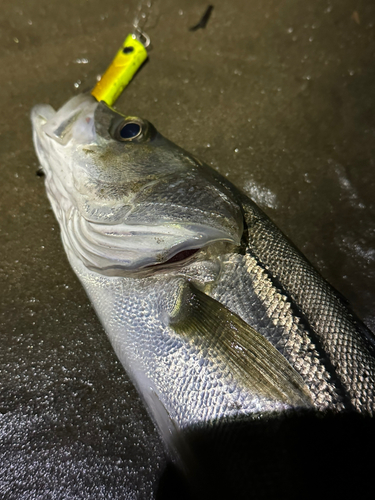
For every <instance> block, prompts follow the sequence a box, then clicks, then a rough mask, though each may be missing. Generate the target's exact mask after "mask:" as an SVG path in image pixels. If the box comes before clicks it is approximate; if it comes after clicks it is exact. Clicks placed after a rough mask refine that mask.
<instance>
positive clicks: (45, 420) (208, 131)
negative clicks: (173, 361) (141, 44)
mask: <svg viewBox="0 0 375 500" xmlns="http://www.w3.org/2000/svg"><path fill="white" fill-rule="evenodd" d="M136 6H137V2H128V3H127V4H126V5H122V4H120V3H118V2H113V1H111V0H109V1H107V2H105V3H103V2H99V1H98V0H94V1H91V2H82V3H79V4H77V3H76V2H63V3H62V2H57V1H49V2H47V1H44V0H42V1H38V2H36V1H29V2H26V1H12V2H10V1H8V0H6V1H4V2H3V3H2V11H1V14H0V26H1V35H0V39H1V46H2V52H1V55H0V61H1V67H2V85H3V88H2V92H1V94H0V107H1V110H2V117H3V119H2V122H1V125H0V133H1V135H0V137H1V151H0V154H1V162H0V168H1V181H2V182H1V185H0V191H1V198H0V205H1V206H0V229H1V248H2V260H1V265H0V272H1V282H2V283H3V285H2V293H1V306H0V307H1V339H2V349H1V351H0V376H1V378H0V386H1V393H2V398H1V417H0V418H1V440H2V443H1V471H0V473H1V485H0V493H1V495H3V496H4V497H5V498H9V499H20V498H23V499H24V498H69V499H72V498H92V499H96V498H142V499H143V498H151V497H152V495H153V494H152V492H153V491H154V490H155V487H156V486H155V485H156V478H157V477H158V476H159V474H160V470H161V469H162V468H163V466H164V463H165V458H164V454H163V451H162V446H161V443H160V441H159V440H158V437H157V435H156V433H155V431H154V430H153V426H152V424H151V423H150V421H149V420H148V418H147V416H146V414H145V411H144V410H143V407H142V404H141V403H140V402H139V400H138V399H137V396H136V394H135V391H134V389H133V388H132V387H131V385H130V383H129V382H128V379H127V377H126V375H125V374H124V373H123V370H122V368H121V367H120V365H119V363H118V362H117V360H116V358H115V356H114V354H113V353H112V350H111V348H110V346H109V343H108V342H107V340H106V338H105V336H104V333H103V332H102V329H101V327H100V325H99V322H98V320H97V319H96V317H95V314H94V312H93V310H92V309H91V307H90V305H89V304H88V300H87V298H86V296H85V293H84V291H83V290H82V288H81V286H80V285H79V283H78V281H77V279H76V278H75V277H74V275H73V272H72V271H71V270H70V268H69V265H68V263H67V260H66V257H65V255H64V252H63V250H62V246H61V243H60V238H59V234H58V227H57V223H56V222H55V220H54V218H53V215H52V212H51V209H50V208H49V204H48V201H47V199H46V196H45V193H44V185H43V181H42V180H41V179H39V178H38V177H36V176H35V170H36V168H37V161H36V158H35V154H34V152H33V146H32V142H31V130H30V124H29V111H30V109H31V107H32V106H33V105H34V104H36V103H39V102H49V103H50V104H52V105H53V106H55V107H58V106H60V105H61V104H62V103H63V102H65V101H66V100H67V99H68V98H69V97H71V96H72V95H74V94H75V93H77V92H80V91H82V90H84V89H86V88H90V87H91V86H92V85H93V82H94V81H95V78H96V75H97V74H99V73H100V72H102V71H103V70H104V69H105V68H106V66H107V64H108V62H109V60H110V59H111V58H112V57H113V54H114V52H115V51H116V50H117V48H118V45H119V44H120V43H121V41H122V40H123V39H124V37H125V35H126V34H127V33H128V32H129V30H130V28H131V21H132V19H133V16H134V13H135V11H136ZM205 8H206V4H204V3H202V2H200V1H187V0H185V1H180V0H178V1H174V2H172V0H157V1H156V2H155V8H154V11H153V14H152V19H151V21H152V23H151V26H150V28H149V30H148V32H149V34H150V36H151V37H152V41H153V50H152V52H150V62H149V63H148V64H146V65H145V66H144V68H143V69H142V71H141V72H140V73H139V75H138V76H137V78H136V79H135V80H134V81H133V83H132V85H131V86H130V87H129V88H128V89H127V90H126V92H125V93H124V94H123V96H122V97H121V98H120V99H119V101H118V103H117V105H118V108H119V109H121V110H122V111H123V112H126V113H128V114H130V115H131V114H134V115H140V116H144V117H145V118H147V119H149V120H150V121H151V122H153V123H154V124H155V126H156V127H157V128H158V129H159V130H160V131H161V132H162V133H163V135H165V136H166V137H168V138H170V139H171V140H173V141H174V142H175V143H177V144H179V145H180V146H182V147H184V148H185V149H187V150H188V151H190V152H192V153H194V154H196V155H197V156H199V157H200V158H202V159H203V160H205V161H206V162H207V163H208V164H211V165H212V166H213V167H214V168H217V169H218V170H219V171H220V172H221V173H222V174H224V175H228V177H229V179H230V180H231V181H232V182H234V183H235V184H237V185H238V186H239V187H242V188H244V189H245V191H247V192H248V193H249V194H250V195H252V196H253V198H254V199H255V201H257V202H258V203H259V204H260V206H261V207H262V208H264V209H265V211H266V212H267V213H268V215H270V217H271V218H272V219H273V220H274V221H275V222H276V223H277V224H278V225H279V227H280V228H281V229H283V230H284V231H285V232H286V234H287V235H288V236H289V237H290V238H291V239H292V240H293V241H294V242H295V243H296V244H297V246H298V247H299V248H300V249H301V250H302V251H303V252H304V253H305V254H306V255H307V257H308V258H309V259H310V260H311V261H312V262H313V264H315V265H316V266H317V267H318V268H319V269H320V271H321V272H322V273H323V275H324V276H325V277H326V278H327V279H328V280H329V281H330V282H331V283H332V284H333V285H334V286H335V287H336V288H338V290H339V291H340V292H341V293H343V295H345V296H346V297H347V298H348V299H349V300H350V302H351V304H352V306H353V307H354V309H355V311H356V312H357V313H358V314H359V315H360V316H361V317H362V318H363V319H364V320H365V322H366V323H367V324H368V325H369V326H370V327H371V326H372V327H374V324H375V316H374V310H373V304H374V296H375V289H374V285H373V278H374V272H375V257H374V255H375V253H374V248H375V245H374V237H375V236H374V235H375V213H374V212H375V207H374V202H373V190H374V175H373V167H374V165H373V163H374V160H373V158H374V149H375V140H374V135H375V118H374V113H373V109H374V104H375V91H374V86H373V82H374V77H375V75H374V73H375V67H374V65H373V60H374V52H375V42H374V23H375V7H374V4H373V2H371V1H370V0H367V1H359V2H357V3H356V4H355V5H353V3H352V2H349V1H347V0H345V1H338V0H337V1H326V0H324V1H323V0H318V1H316V2H313V3H306V2H302V1H291V0H286V1H266V2H264V1H260V0H255V1H253V2H245V1H243V0H242V1H241V0H233V1H231V2H224V1H223V0H220V1H218V2H215V8H214V11H213V14H212V18H211V19H210V21H209V23H208V25H207V28H206V29H205V30H198V31H196V32H193V33H192V32H189V31H188V29H187V28H188V27H190V26H192V25H193V24H195V23H196V22H197V21H198V19H199V18H200V16H201V15H202V13H203V12H204V10H205ZM354 10H355V12H356V13H354V12H353V11H354ZM86 60H87V61H88V62H87V63H86V62H85V61H86ZM82 61H84V63H82Z"/></svg>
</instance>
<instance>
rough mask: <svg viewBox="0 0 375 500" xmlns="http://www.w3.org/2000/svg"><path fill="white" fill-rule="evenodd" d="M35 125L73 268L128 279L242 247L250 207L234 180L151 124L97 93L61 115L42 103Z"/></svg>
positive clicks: (72, 102)
mask: <svg viewBox="0 0 375 500" xmlns="http://www.w3.org/2000/svg"><path fill="white" fill-rule="evenodd" d="M31 120H32V125H33V138H34V143H35V148H36V151H37V154H38V157H39V159H40V162H41V166H42V168H43V170H44V172H45V179H46V187H47V193H48V196H49V199H50V201H51V204H52V207H53V210H54V212H55V215H56V217H57V219H58V221H59V223H60V227H61V232H62V239H63V243H64V246H65V249H66V251H67V254H68V257H69V259H70V260H71V262H72V261H74V260H75V259H80V260H81V261H82V262H83V264H84V265H85V266H86V267H87V268H88V269H90V270H94V271H97V272H99V273H102V274H105V275H109V276H121V275H128V274H136V273H139V272H146V271H147V272H148V271H149V270H150V269H153V268H154V266H159V267H160V266H161V267H163V266H166V265H168V264H169V263H171V262H176V261H184V260H185V259H187V258H190V257H191V256H192V255H193V254H195V253H196V252H198V250H200V249H202V248H206V247H207V246H210V245H212V244H214V243H217V242H224V243H227V244H229V245H234V246H237V245H239V244H240V242H241V237H242V234H243V230H244V228H243V214H242V209H241V207H240V205H239V204H238V203H237V201H236V200H235V197H234V196H233V195H232V193H231V191H230V190H229V189H228V188H227V187H226V185H225V182H221V180H220V176H219V175H218V174H216V173H215V172H214V171H213V170H212V169H210V168H209V167H208V166H207V165H205V164H204V163H202V162H200V161H199V160H197V159H196V158H194V157H193V156H192V155H190V154H189V153H187V152H185V151H184V150H183V149H181V148H179V147H178V146H176V145H175V144H173V143H172V142H171V141H169V140H167V139H166V138H164V137H163V136H162V135H161V134H160V133H159V132H157V130H156V129H155V127H154V126H153V125H152V124H150V123H149V122H148V121H147V120H144V119H142V118H139V117H130V116H125V115H123V114H121V113H119V112H118V111H116V110H114V109H113V108H111V107H109V106H107V105H106V104H105V103H104V102H99V103H98V102H97V101H96V100H95V99H94V98H93V97H92V96H91V95H90V94H81V95H78V96H75V97H73V98H72V99H70V100H69V101H68V102H67V103H66V104H65V105H64V106H62V107H61V108H60V109H59V110H58V111H55V110H54V109H53V108H52V107H51V106H49V105H37V106H35V107H34V108H33V110H32V113H31ZM72 263H73V262H72Z"/></svg>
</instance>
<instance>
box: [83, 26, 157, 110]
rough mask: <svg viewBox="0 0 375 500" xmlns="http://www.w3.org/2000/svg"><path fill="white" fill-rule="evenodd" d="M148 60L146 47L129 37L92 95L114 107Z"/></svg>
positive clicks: (132, 36)
mask: <svg viewBox="0 0 375 500" xmlns="http://www.w3.org/2000/svg"><path fill="white" fill-rule="evenodd" d="M146 59H147V51H146V49H145V47H144V45H143V44H142V43H141V42H140V41H139V40H137V38H136V36H135V35H133V34H131V35H128V36H127V37H126V39H125V41H124V43H123V44H122V47H121V48H120V50H119V51H118V52H117V54H116V55H115V58H114V59H113V61H112V62H111V64H110V66H109V67H108V68H107V71H106V72H105V73H104V75H103V76H102V78H101V80H100V81H99V82H98V83H97V84H96V85H95V87H94V88H93V90H92V91H91V94H92V95H93V96H94V97H95V99H97V100H98V101H104V102H105V103H106V104H108V106H112V105H113V104H114V103H115V102H116V101H117V99H118V97H119V96H120V94H121V92H122V91H123V90H124V88H125V87H126V86H127V85H128V84H129V82H130V80H131V79H132V78H133V76H134V75H135V73H136V72H137V71H138V69H139V68H140V66H142V64H143V63H144V61H145V60H146Z"/></svg>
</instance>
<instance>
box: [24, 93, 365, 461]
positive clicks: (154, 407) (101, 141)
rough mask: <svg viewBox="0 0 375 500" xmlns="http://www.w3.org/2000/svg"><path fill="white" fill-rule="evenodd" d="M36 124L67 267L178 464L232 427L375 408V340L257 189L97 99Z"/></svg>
mask: <svg viewBox="0 0 375 500" xmlns="http://www.w3.org/2000/svg"><path fill="white" fill-rule="evenodd" d="M31 121H32V128H33V141H34V145H35V150H36V153H37V156H38V159H39V162H40V164H41V168H42V169H43V172H44V174H45V185H46V191H47V195H48V198H49V200H50V203H51V206H52V209H53V211H54V214H55V216H56V219H57V221H58V223H59V225H60V229H61V238H62V242H63V246H64V248H65V252H66V254H67V258H68V260H69V262H70V265H71V267H72V268H73V270H74V272H75V273H76V275H77V277H78V278H79V280H80V282H81V283H82V285H83V287H84V288H85V290H86V292H87V295H88V297H89V299H90V301H91V303H92V304H93V306H94V308H95V310H96V313H97V315H98V317H99V319H100V321H101V323H102V325H103V327H104V330H105V331H106V333H107V335H108V337H109V340H110V342H111V344H112V346H113V348H114V350H115V352H116V354H117V356H118V358H119V360H120V361H121V363H122V365H123V367H124V368H125V370H126V372H127V373H128V375H129V377H130V378H131V380H132V382H133V383H134V385H135V386H136V388H137V390H138V392H139V394H140V395H141V397H142V399H143V401H144V403H145V406H146V408H147V409H148V412H149V414H150V416H151V418H152V419H153V421H154V423H155V425H156V426H157V428H158V429H159V432H160V434H161V436H162V438H163V440H164V442H165V444H166V446H167V448H168V450H169V451H170V453H171V455H175V456H177V457H180V456H182V455H183V454H184V452H185V451H186V450H185V451H184V445H183V444H181V440H179V436H181V435H183V433H184V432H186V431H187V430H189V429H192V428H200V427H201V426H210V425H214V424H215V422H220V421H230V420H236V419H237V420H238V419H239V420H241V419H244V418H247V419H250V420H254V421H257V420H258V419H259V418H261V419H267V418H269V417H273V416H280V415H288V414H295V413H296V412H297V413H298V412H317V413H319V414H324V413H325V412H330V413H332V414H342V413H347V412H351V413H354V414H360V415H366V416H370V417H372V416H373V415H374V411H375V383H374V382H375V337H374V335H373V333H372V332H371V331H370V330H369V329H368V328H367V327H366V326H365V325H364V324H363V323H362V322H361V321H360V320H359V318H357V317H356V316H355V314H354V313H353V312H352V311H351V309H350V307H349V305H348V303H347V301H346V300H345V299H344V298H343V297H342V296H341V295H340V294H339V293H338V292H337V291H336V290H335V289H334V288H333V287H332V286H331V285H330V284H329V283H328V282H326V281H325V280H324V279H323V278H322V277H321V275H320V274H319V272H318V271H317V270H316V269H315V268H313V266H312V265H311V264H310V263H309V262H308V260H307V259H306V258H305V257H304V256H303V255H302V254H301V253H300V252H299V250H298V249H297V248H296V247H295V246H294V245H293V243H291V242H290V241H289V240H288V239H287V238H286V237H285V236H284V235H283V233H282V232H281V231H280V230H279V229H278V228H277V227H276V226H275V225H274V224H273V222H272V221H271V220H270V219H269V218H268V217H267V216H266V215H265V214H264V213H263V212H262V211H261V210H260V208H259V207H258V206H257V205H256V204H255V203H254V202H253V201H252V200H251V199H250V198H249V197H248V196H247V195H246V194H244V193H243V192H242V191H241V190H240V189H238V188H236V187H235V186H234V185H233V184H232V183H230V182H229V181H228V179H226V178H224V177H223V176H221V175H220V174H219V173H218V172H216V171H215V170H213V169H211V168H210V167H209V166H208V165H206V164H205V163H203V162H202V161H200V160H199V159H197V158H195V157H194V156H192V155H191V154H189V153H188V152H186V151H184V150H183V149H181V148H180V147H178V146H177V145H175V144H174V143H172V142H171V141H169V140H168V139H166V138H165V137H163V136H162V135H161V133H159V132H158V131H157V129H156V128H155V127H154V126H153V125H152V124H151V123H150V122H148V121H147V120H145V119H143V118H141V117H135V116H127V115H124V114H122V113H120V112H119V111H117V110H116V109H114V108H113V107H109V106H108V105H107V104H105V102H103V101H101V102H97V101H96V100H95V99H94V98H93V97H92V96H91V95H90V94H80V95H76V96H74V97H73V98H71V99H70V100H68V101H67V102H66V103H65V104H64V105H63V106H62V107H61V108H60V109H58V110H57V111H55V110H54V109H53V108H52V107H51V106H50V105H46V104H40V105H37V106H35V107H34V108H33V109H32V112H31ZM188 453H189V452H188V451H186V454H187V455H188Z"/></svg>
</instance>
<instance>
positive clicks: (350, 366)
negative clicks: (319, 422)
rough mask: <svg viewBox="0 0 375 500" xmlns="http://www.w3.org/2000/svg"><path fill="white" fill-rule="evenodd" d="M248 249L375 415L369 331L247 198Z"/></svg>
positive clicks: (355, 397) (357, 400)
mask: <svg viewBox="0 0 375 500" xmlns="http://www.w3.org/2000/svg"><path fill="white" fill-rule="evenodd" d="M244 207H245V213H246V218H247V220H248V234H249V248H250V249H251V252H252V253H253V254H254V255H256V257H257V258H258V259H259V262H260V263H261V264H262V265H263V266H264V267H265V268H266V269H267V270H268V271H269V273H270V274H271V276H273V277H274V279H275V280H277V281H278V282H279V283H280V284H281V286H282V287H283V289H284V290H285V292H286V293H287V294H288V295H289V296H290V297H291V299H292V300H293V302H294V303H295V304H296V306H297V307H298V308H299V310H300V312H301V315H303V317H304V318H305V319H306V320H307V322H308V324H309V326H310V327H311V330H312V331H313V332H314V334H315V335H316V336H317V338H318V339H319V341H320V343H321V345H322V347H323V349H324V351H325V353H326V355H327V358H328V359H329V361H330V363H331V364H332V366H333V367H334V371H335V375H336V376H337V377H338V379H339V381H340V383H341V384H342V386H343V387H344V388H345V390H346V392H347V393H348V396H349V399H350V403H351V404H352V405H353V406H354V407H355V408H356V409H357V410H358V411H367V412H369V413H370V414H371V415H372V414H373V413H374V411H375V360H374V357H373V355H372V353H371V351H370V348H371V347H370V345H369V341H367V339H366V338H364V336H363V334H362V332H363V331H364V330H365V331H366V334H367V336H368V338H370V339H371V337H372V338H373V336H372V333H371V332H370V331H368V330H367V329H366V328H365V327H364V325H361V329H359V328H358V323H359V320H357V319H356V318H355V316H354V314H353V313H352V312H351V311H349V309H348V308H347V306H346V304H344V303H343V301H342V299H341V298H340V297H339V296H338V294H337V293H336V291H335V290H334V289H333V288H332V287H331V286H330V285H329V284H328V283H327V282H326V281H325V280H324V279H323V278H322V277H321V276H320V275H319V273H318V272H317V271H315V269H314V268H313V267H312V266H311V265H310V264H309V263H308V262H307V261H306V259H305V258H304V257H303V256H302V255H301V254H300V253H299V252H298V251H297V250H295V249H294V247H293V246H292V245H291V244H290V243H289V242H288V241H287V239H286V238H285V237H284V235H283V234H282V233H281V232H280V230H279V229H278V228H277V227H276V226H275V225H274V224H273V223H272V222H271V221H270V220H269V219H268V218H267V217H266V216H265V215H264V214H263V213H262V212H261V211H260V210H259V208H258V207H257V206H256V205H255V204H253V203H251V202H250V201H249V200H245V203H244Z"/></svg>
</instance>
